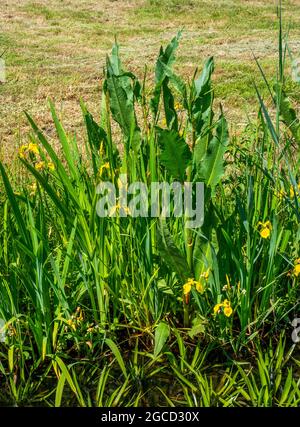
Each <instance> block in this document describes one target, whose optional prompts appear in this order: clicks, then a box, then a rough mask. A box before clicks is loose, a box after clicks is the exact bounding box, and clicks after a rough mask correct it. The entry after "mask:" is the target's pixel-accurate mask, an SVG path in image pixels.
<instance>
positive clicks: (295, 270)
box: [293, 264, 300, 277]
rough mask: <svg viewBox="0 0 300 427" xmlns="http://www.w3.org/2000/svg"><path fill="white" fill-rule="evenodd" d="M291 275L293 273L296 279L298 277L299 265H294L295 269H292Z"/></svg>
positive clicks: (299, 272)
mask: <svg viewBox="0 0 300 427" xmlns="http://www.w3.org/2000/svg"><path fill="white" fill-rule="evenodd" d="M293 273H294V275H295V276H296V277H298V276H299V274H300V264H296V265H295V268H294V270H293Z"/></svg>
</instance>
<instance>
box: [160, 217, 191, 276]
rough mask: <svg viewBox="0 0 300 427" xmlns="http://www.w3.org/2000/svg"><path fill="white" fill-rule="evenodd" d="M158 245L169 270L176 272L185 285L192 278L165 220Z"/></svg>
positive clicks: (161, 223)
mask: <svg viewBox="0 0 300 427" xmlns="http://www.w3.org/2000/svg"><path fill="white" fill-rule="evenodd" d="M157 244H158V250H159V252H160V254H161V258H162V260H163V261H164V262H165V263H166V265H167V267H168V268H169V270H171V271H174V272H176V274H177V276H178V278H179V279H180V280H181V281H182V283H185V282H186V280H187V279H188V278H189V277H192V276H191V272H190V269H189V266H188V263H187V261H186V258H185V256H184V255H182V253H181V252H180V251H179V249H178V248H177V246H176V245H175V243H174V241H173V239H172V236H171V234H170V231H169V229H168V227H167V224H166V222H165V221H164V220H161V221H160V228H159V230H158V236H157Z"/></svg>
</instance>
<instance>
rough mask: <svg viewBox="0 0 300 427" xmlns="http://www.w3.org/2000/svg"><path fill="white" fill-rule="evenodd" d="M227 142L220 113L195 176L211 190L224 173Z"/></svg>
mask: <svg viewBox="0 0 300 427" xmlns="http://www.w3.org/2000/svg"><path fill="white" fill-rule="evenodd" d="M228 142H229V134H228V126H227V122H226V119H225V117H224V116H223V115H221V117H220V119H219V121H218V123H217V128H216V133H215V135H214V137H213V139H212V140H211V141H210V142H209V145H208V147H207V150H206V152H205V154H204V156H203V159H202V161H201V162H200V164H198V173H197V176H198V177H199V178H201V179H203V180H204V182H205V184H206V185H207V186H208V187H211V189H212V191H213V190H214V188H215V186H216V185H217V184H218V183H219V181H220V179H221V178H222V176H223V174H224V154H225V152H226V150H227V146H228Z"/></svg>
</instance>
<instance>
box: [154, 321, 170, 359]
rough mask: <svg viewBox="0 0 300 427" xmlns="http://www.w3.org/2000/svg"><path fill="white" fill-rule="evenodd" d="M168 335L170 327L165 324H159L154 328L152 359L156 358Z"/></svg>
mask: <svg viewBox="0 0 300 427" xmlns="http://www.w3.org/2000/svg"><path fill="white" fill-rule="evenodd" d="M169 335H170V327H169V325H168V324H167V323H165V322H160V323H159V324H158V325H157V327H156V328H155V335H154V357H157V356H158V355H159V353H160V352H161V350H162V348H163V346H164V345H165V343H166V341H167V339H168V338H169Z"/></svg>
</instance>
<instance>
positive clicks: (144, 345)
mask: <svg viewBox="0 0 300 427" xmlns="http://www.w3.org/2000/svg"><path fill="white" fill-rule="evenodd" d="M180 36H181V34H180V33H179V34H178V35H177V36H176V37H175V38H174V39H173V40H172V41H171V42H170V44H169V45H168V46H167V47H166V48H163V47H162V48H161V49H160V52H159V56H158V59H157V61H156V66H155V73H154V74H155V75H154V82H153V85H149V83H148V82H149V78H148V76H147V74H145V76H144V78H143V79H142V80H139V79H138V78H137V76H135V75H134V74H133V73H131V72H130V71H126V70H124V69H123V66H122V63H121V59H120V54H119V46H118V44H115V45H114V46H113V49H112V53H111V55H110V56H109V57H107V62H106V71H105V79H104V81H103V88H102V100H101V117H100V120H99V121H98V120H97V119H95V118H94V117H93V116H92V115H91V113H90V112H89V111H88V108H87V106H86V105H85V104H84V103H83V102H82V103H81V109H82V113H83V119H84V124H85V129H86V138H85V141H78V140H77V138H76V136H73V135H69V134H68V133H67V132H66V131H65V129H64V126H63V124H62V122H61V121H60V120H59V118H58V116H57V113H56V110H55V107H54V105H53V104H52V103H50V109H51V113H52V118H53V123H54V126H55V129H56V133H57V141H58V142H59V149H57V144H55V145H53V144H52V143H51V142H50V140H49V139H48V138H47V136H46V135H45V133H43V132H42V130H41V129H39V127H38V124H37V123H36V122H35V121H34V120H33V118H32V117H30V116H29V115H27V117H28V120H29V122H30V124H31V127H32V132H31V133H30V134H29V136H28V143H26V144H24V145H22V146H21V147H20V150H19V159H20V164H21V165H22V166H21V167H22V179H21V180H20V182H19V184H18V185H17V186H16V185H12V177H11V173H10V171H9V168H8V167H7V166H6V167H5V166H4V165H3V164H1V163H0V172H1V176H2V187H1V193H0V212H1V215H0V225H1V231H0V241H1V245H0V295H1V299H0V318H2V319H4V330H5V339H4V342H3V343H2V344H1V359H0V389H1V395H3V398H1V399H3V404H4V403H7V404H12V403H14V404H19V405H22V404H28V403H30V404H32V405H34V404H41V402H43V403H44V404H47V405H50V406H52V405H55V406H61V405H78V404H79V405H81V406H111V405H113V406H117V405H125V404H126V405H133V406H134V405H146V406H147V405H148V404H167V405H171V406H172V405H175V404H179V405H182V406H193V405H195V406H245V405H254V406H273V405H279V406H297V405H299V400H300V395H299V381H298V382H297V380H296V378H294V376H293V373H294V371H295V369H296V368H295V366H296V365H297V364H299V361H298V360H297V356H295V358H294V359H293V358H292V352H293V350H294V347H292V348H291V350H290V349H289V350H287V351H285V348H286V338H283V332H282V331H284V330H287V331H288V332H287V333H288V334H290V332H289V330H290V322H291V320H292V319H293V317H295V315H296V314H297V307H298V293H299V277H300V275H299V273H300V258H299V218H300V211H299V196H300V193H299V188H300V187H299V184H298V178H299V177H298V174H297V171H298V168H299V156H298V154H297V149H298V144H299V140H300V136H299V135H300V134H299V132H300V131H299V129H300V125H299V120H298V119H297V116H296V112H295V110H294V109H293V107H292V105H291V103H290V101H289V99H288V97H287V96H286V93H285V73H284V66H285V57H286V47H285V46H284V43H283V38H282V34H281V31H280V37H279V65H278V78H277V83H276V85H275V86H274V87H271V86H270V85H269V83H268V82H267V80H266V79H265V76H264V73H263V70H261V71H262V78H264V79H265V83H266V85H267V87H268V91H269V95H270V97H269V100H267V101H268V102H266V101H265V100H263V99H262V96H261V94H260V93H259V91H258V90H257V96H258V102H259V113H258V116H257V121H256V122H255V123H250V124H249V125H248V127H247V128H246V129H245V131H244V132H243V134H242V135H240V136H239V137H235V136H231V135H230V134H229V130H228V123H227V120H226V117H225V115H224V113H223V111H222V107H216V106H215V105H214V90H213V85H212V80H211V77H212V74H213V71H214V60H213V58H209V59H208V60H207V61H206V62H205V64H204V66H203V68H202V70H201V72H199V71H198V70H196V71H195V74H194V76H193V78H192V79H191V80H190V81H189V82H185V81H184V80H183V79H182V78H181V77H180V76H179V75H178V74H176V73H175V72H174V71H173V64H174V61H175V53H176V49H177V47H178V43H179V39H180ZM267 105H268V107H267ZM54 147H56V148H54ZM124 175H126V177H127V182H126V184H124V183H123V184H122V177H123V176H124ZM108 181H109V182H110V183H112V184H114V185H115V186H119V187H120V183H121V186H122V185H126V186H127V185H130V184H132V183H135V182H140V183H143V184H145V185H146V186H147V187H149V186H151V183H155V182H164V183H168V184H169V185H172V183H173V182H175V181H176V182H177V183H179V186H180V188H181V189H183V188H184V186H185V183H186V182H191V183H193V184H196V183H197V182H203V183H204V186H205V193H204V201H205V203H204V222H203V224H201V226H198V227H196V228H189V227H187V223H188V221H190V218H189V216H187V215H182V216H179V217H177V216H175V215H173V213H172V212H173V208H174V204H175V201H174V200H173V199H172V200H171V201H170V206H171V209H170V215H169V216H167V217H166V216H164V215H162V214H159V215H156V216H155V217H151V216H150V215H149V216H138V217H132V216H131V215H130V212H129V211H125V212H122V214H121V210H122V207H121V204H120V195H118V197H117V199H116V200H115V205H114V206H113V212H110V214H111V215H108V216H106V217H101V216H99V215H98V213H97V206H98V202H99V197H100V196H99V190H98V189H99V185H101V183H103V182H108ZM134 196H135V195H133V197H134ZM133 197H132V199H133ZM193 197H194V201H195V199H196V194H195V193H194V195H193ZM137 205H138V204H137ZM137 208H140V209H141V206H137ZM270 340H271V341H270ZM264 348H265V349H266V350H264ZM243 356H244V357H245V360H246V361H247V362H246V361H245V362H244V361H243ZM208 360H210V362H211V361H212V363H213V367H209V363H208ZM249 360H250V361H249ZM210 364H211V363H210ZM293 364H294V366H293ZM283 366H284V367H285V368H284V369H283V370H282V369H281V368H282V367H283ZM213 369H214V370H213ZM170 372H171V375H172V376H171V377H170ZM214 372H217V378H218V381H216V380H215V376H214V375H215V374H214ZM174 378H176V381H175V384H174ZM88 384H89V386H88ZM2 390H3V392H2Z"/></svg>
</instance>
